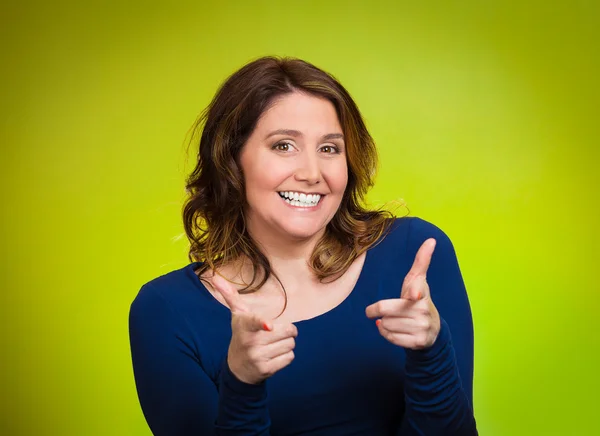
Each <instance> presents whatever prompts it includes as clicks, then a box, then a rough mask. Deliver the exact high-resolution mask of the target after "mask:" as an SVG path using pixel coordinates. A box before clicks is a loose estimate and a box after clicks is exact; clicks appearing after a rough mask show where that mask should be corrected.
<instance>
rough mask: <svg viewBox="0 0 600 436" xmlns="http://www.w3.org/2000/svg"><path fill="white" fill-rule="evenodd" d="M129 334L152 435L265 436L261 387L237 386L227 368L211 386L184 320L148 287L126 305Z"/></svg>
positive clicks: (266, 426) (266, 417)
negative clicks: (127, 308) (127, 307)
mask: <svg viewBox="0 0 600 436" xmlns="http://www.w3.org/2000/svg"><path fill="white" fill-rule="evenodd" d="M129 334H130V344H131V355H132V361H133V369H134V375H135V381H136V387H137V392H138V397H139V400H140V404H141V406H142V410H143V412H144V416H145V417H146V421H147V422H148V425H149V426H150V429H151V430H152V433H153V434H154V435H156V436H201V435H208V436H210V435H215V436H221V435H227V436H234V435H252V436H266V435H268V434H269V433H268V432H269V430H268V429H269V426H270V421H269V413H268V409H267V403H266V387H265V385H264V384H263V385H258V386H253V385H248V384H245V383H242V382H240V381H239V380H237V379H236V378H235V377H234V376H233V374H232V373H231V372H230V371H229V369H228V368H227V365H226V363H224V364H223V368H222V369H221V371H220V373H219V376H218V379H217V382H216V383H215V382H213V380H212V379H211V378H210V377H209V375H208V374H207V373H206V371H205V370H204V369H203V367H202V364H201V359H200V356H199V352H198V348H199V347H198V343H197V338H195V337H194V335H193V334H192V333H191V331H190V329H189V328H188V325H187V322H186V320H185V318H184V317H183V316H182V315H181V314H180V313H178V312H177V310H176V309H175V308H173V307H172V306H171V304H170V303H169V302H168V301H167V300H166V299H165V298H163V296H162V295H161V294H160V293H159V292H158V291H157V290H156V289H155V288H153V287H152V285H150V284H148V285H145V286H144V287H142V289H141V290H140V292H139V294H138V296H137V297H136V299H135V300H134V302H133V303H132V305H131V309H130V314H129ZM224 361H226V359H224Z"/></svg>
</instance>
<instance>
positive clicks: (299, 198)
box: [278, 191, 324, 207]
mask: <svg viewBox="0 0 600 436" xmlns="http://www.w3.org/2000/svg"><path fill="white" fill-rule="evenodd" d="M278 194H279V196H280V197H281V198H282V199H283V201H285V202H286V203H287V204H290V205H292V206H297V207H315V206H316V205H317V204H319V202H320V201H321V198H323V197H324V195H321V194H304V193H300V192H293V191H282V192H278Z"/></svg>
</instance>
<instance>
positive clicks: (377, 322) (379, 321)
mask: <svg viewBox="0 0 600 436" xmlns="http://www.w3.org/2000/svg"><path fill="white" fill-rule="evenodd" d="M379 324H381V320H380V319H378V320H377V321H375V325H376V326H377V327H379Z"/></svg>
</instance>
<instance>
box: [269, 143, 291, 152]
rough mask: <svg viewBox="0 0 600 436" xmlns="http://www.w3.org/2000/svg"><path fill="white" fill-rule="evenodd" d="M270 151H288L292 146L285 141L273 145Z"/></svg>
mask: <svg viewBox="0 0 600 436" xmlns="http://www.w3.org/2000/svg"><path fill="white" fill-rule="evenodd" d="M271 149H272V150H277V151H284V152H285V151H290V150H291V149H292V144H291V143H289V142H286V141H283V142H278V143H277V144H275V145H274V146H273V147H271Z"/></svg>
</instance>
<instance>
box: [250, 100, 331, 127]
mask: <svg viewBox="0 0 600 436" xmlns="http://www.w3.org/2000/svg"><path fill="white" fill-rule="evenodd" d="M280 128H286V129H296V130H300V131H309V132H310V131H318V132H321V131H324V130H327V132H326V133H342V128H341V126H340V122H339V120H338V116H337V112H336V110H335V107H334V106H333V104H332V103H331V102H330V101H329V100H327V99H325V98H322V97H316V96H314V95H310V94H306V93H302V92H293V93H291V94H286V95H283V96H281V97H279V98H277V99H276V100H275V102H274V103H273V104H272V105H271V106H270V107H269V108H268V109H267V110H266V111H265V112H264V113H263V115H262V116H261V117H260V119H259V120H258V123H257V125H256V130H261V131H262V130H274V129H280Z"/></svg>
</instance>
